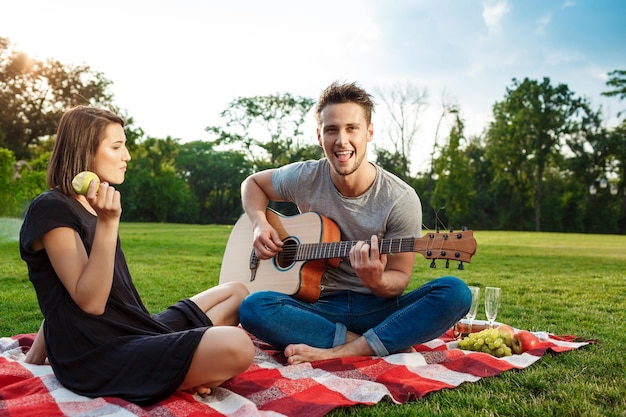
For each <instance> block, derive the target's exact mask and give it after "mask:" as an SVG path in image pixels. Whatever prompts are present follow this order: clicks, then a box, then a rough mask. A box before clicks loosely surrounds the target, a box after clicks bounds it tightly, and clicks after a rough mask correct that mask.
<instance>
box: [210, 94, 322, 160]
mask: <svg viewBox="0 0 626 417" xmlns="http://www.w3.org/2000/svg"><path fill="white" fill-rule="evenodd" d="M314 104H315V101H314V100H313V99H311V98H308V97H299V96H296V97H294V96H292V95H291V94H289V93H283V94H275V95H267V96H255V97H238V98H236V99H235V100H233V101H232V102H231V103H230V104H229V105H228V108H227V109H226V110H224V111H222V113H221V114H220V116H221V117H222V119H223V120H224V123H223V125H222V126H209V127H207V128H206V130H207V131H208V132H211V133H213V134H215V135H216V136H217V138H216V139H215V141H214V143H215V144H216V145H234V146H235V149H243V150H244V152H245V153H246V155H247V158H248V160H250V161H252V163H253V164H254V166H255V169H264V168H269V167H276V166H279V165H283V164H285V163H288V162H292V161H294V160H298V158H301V157H302V154H303V153H304V155H309V154H310V153H311V152H313V149H314V148H310V145H305V144H304V142H303V132H302V130H301V129H302V125H303V124H304V122H305V118H306V116H307V114H308V113H309V111H310V110H311V108H312V107H313V105H314ZM305 149H306V151H304V152H303V150H305ZM318 154H319V153H318Z"/></svg>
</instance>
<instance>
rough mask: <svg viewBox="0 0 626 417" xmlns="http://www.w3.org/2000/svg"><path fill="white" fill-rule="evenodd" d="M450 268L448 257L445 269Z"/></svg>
mask: <svg viewBox="0 0 626 417" xmlns="http://www.w3.org/2000/svg"><path fill="white" fill-rule="evenodd" d="M448 268H450V259H446V269H448Z"/></svg>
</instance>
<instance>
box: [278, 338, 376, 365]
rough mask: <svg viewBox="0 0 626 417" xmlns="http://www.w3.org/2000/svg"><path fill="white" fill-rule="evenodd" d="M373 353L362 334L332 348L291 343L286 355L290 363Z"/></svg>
mask: <svg viewBox="0 0 626 417" xmlns="http://www.w3.org/2000/svg"><path fill="white" fill-rule="evenodd" d="M373 354H374V351H373V350H372V349H371V348H370V346H369V345H368V344H367V341H366V340H365V338H364V337H362V336H361V337H358V338H357V339H354V340H352V341H351V342H348V343H346V344H343V345H339V346H335V347H333V348H330V349H322V348H316V347H313V346H309V345H305V344H303V343H300V344H294V345H289V346H287V347H286V348H285V356H286V357H287V362H288V363H289V365H295V364H298V363H303V362H312V361H319V360H324V359H335V358H345V357H348V356H369V355H373Z"/></svg>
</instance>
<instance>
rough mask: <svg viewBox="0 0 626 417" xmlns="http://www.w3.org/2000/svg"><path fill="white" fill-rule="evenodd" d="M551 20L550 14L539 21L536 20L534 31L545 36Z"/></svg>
mask: <svg viewBox="0 0 626 417" xmlns="http://www.w3.org/2000/svg"><path fill="white" fill-rule="evenodd" d="M551 20H552V16H551V15H550V14H547V15H545V16H543V17H541V18H539V20H537V29H536V32H537V34H539V35H545V33H546V27H548V25H549V24H550V21H551Z"/></svg>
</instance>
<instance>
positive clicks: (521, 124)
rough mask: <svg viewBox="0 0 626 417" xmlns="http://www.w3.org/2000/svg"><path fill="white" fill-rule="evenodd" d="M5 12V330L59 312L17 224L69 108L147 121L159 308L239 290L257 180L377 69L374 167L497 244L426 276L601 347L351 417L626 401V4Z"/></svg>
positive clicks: (143, 207) (140, 169) (144, 269)
mask: <svg viewBox="0 0 626 417" xmlns="http://www.w3.org/2000/svg"><path fill="white" fill-rule="evenodd" d="M0 6H1V10H2V13H0V38H2V40H1V41H0V148H2V149H0V217H2V219H0V329H1V331H0V336H10V335H14V334H19V333H33V332H35V331H36V330H37V328H38V327H39V324H40V323H41V313H40V311H39V309H38V306H37V301H36V297H35V294H34V290H33V289H32V285H31V284H30V282H29V281H28V274H27V269H26V266H25V264H24V263H23V261H22V260H21V259H20V257H19V248H18V243H17V235H18V231H19V227H20V218H21V216H22V215H23V213H24V210H25V209H26V207H27V205H28V203H29V202H30V201H31V200H32V198H34V196H36V195H37V194H38V193H40V192H41V191H43V190H45V189H46V188H47V187H46V185H45V178H44V177H45V168H46V164H47V158H48V156H49V152H50V150H51V147H52V144H53V140H54V132H55V129H56V124H57V123H58V120H59V117H60V115H61V114H62V112H63V111H64V110H66V109H67V108H69V107H71V106H73V105H76V104H93V105H99V106H105V107H109V108H112V109H114V110H116V111H119V112H120V113H121V114H123V115H124V116H125V118H127V120H128V121H129V126H128V129H127V135H128V139H129V147H130V148H131V152H132V156H133V160H132V161H131V164H130V165H129V171H128V173H127V180H126V182H125V183H124V184H123V185H122V186H121V187H120V189H121V191H122V193H123V196H122V201H123V220H124V221H123V222H122V225H121V227H120V234H121V237H122V240H123V242H124V245H125V246H124V249H125V254H126V256H127V257H128V258H129V262H130V264H131V269H132V271H133V278H134V281H135V282H136V285H137V286H138V289H139V291H140V293H141V294H142V298H143V299H144V301H145V302H146V304H147V306H148V307H149V308H150V310H151V311H159V310H160V309H162V308H164V307H165V306H167V305H169V304H170V303H171V302H173V301H174V300H176V299H178V298H179V297H184V296H187V295H189V294H192V293H195V292H198V291H200V290H202V289H204V288H206V287H207V286H211V285H215V284H216V283H217V278H218V274H219V268H220V264H221V261H222V254H223V250H224V246H225V244H226V240H227V238H228V233H229V232H230V230H231V226H232V224H233V223H234V221H235V220H236V218H237V217H238V216H239V215H240V214H241V204H240V200H239V185H240V182H241V180H242V179H243V178H244V177H245V176H246V175H247V174H248V173H250V172H254V171H256V170H258V169H263V168H268V167H274V166H278V165H281V164H283V163H287V162H290V161H295V160H301V159H306V158H312V157H313V158H317V157H319V156H320V150H319V148H318V147H317V146H316V142H315V137H314V134H315V126H314V125H313V124H312V122H313V116H312V114H311V107H312V105H313V103H314V102H315V98H316V97H317V95H318V94H319V92H320V91H321V90H322V89H323V88H324V87H325V86H327V85H328V84H330V83H331V82H332V81H334V80H336V79H339V80H348V81H357V82H359V83H361V84H362V85H363V86H364V87H366V88H367V89H368V91H370V92H371V93H372V94H373V95H374V98H375V99H376V101H377V103H378V108H377V112H376V115H375V119H374V121H375V130H376V136H375V140H374V142H373V145H374V146H373V147H371V155H370V157H371V160H373V161H376V162H377V163H379V164H380V165H381V166H384V167H386V168H388V169H390V170H391V171H392V172H394V173H396V174H397V175H399V176H400V177H402V178H404V179H405V180H406V181H407V182H409V183H410V184H411V185H412V186H413V187H415V189H416V190H417V192H418V194H419V195H420V197H421V199H422V202H423V208H424V226H425V227H427V228H433V227H435V226H436V225H440V226H444V225H445V226H451V227H454V228H459V227H461V226H468V227H470V228H471V229H473V230H474V231H475V236H476V238H477V241H478V252H477V255H476V256H475V258H474V259H473V260H472V262H471V263H470V264H469V265H467V266H466V268H465V270H463V271H453V272H452V271H448V270H444V269H443V265H442V264H441V263H440V264H439V265H438V268H437V269H430V268H429V263H428V262H427V261H426V260H423V259H421V258H419V257H418V258H419V259H418V263H417V264H416V268H415V271H414V277H413V280H412V282H411V288H415V287H416V286H418V285H420V284H421V283H422V282H424V281H426V280H428V279H431V278H433V277H436V276H439V275H441V274H444V273H449V272H452V273H454V274H457V275H459V276H460V277H461V278H462V279H464V280H465V282H467V283H468V284H470V285H478V286H481V287H484V286H487V285H496V286H500V287H501V288H503V294H504V296H503V297H504V299H503V302H502V308H501V310H502V311H501V313H500V314H499V317H498V319H499V320H501V321H504V322H506V323H510V324H511V325H514V326H516V327H519V328H526V329H530V330H545V331H550V332H553V333H555V334H573V335H577V336H580V337H582V338H584V339H597V340H598V344H594V345H591V346H588V347H585V348H583V349H580V350H579V351H575V352H571V353H567V354H558V355H546V357H544V358H542V359H541V361H539V362H538V363H537V364H536V365H533V366H532V367H531V368H529V369H526V370H524V371H523V372H519V373H518V372H507V373H505V374H503V375H501V376H500V377H497V378H486V379H484V380H481V381H479V382H478V383H475V384H464V385H463V386H461V387H459V388H457V389H454V390H451V391H448V390H446V391H442V392H438V393H433V394H431V395H428V396H427V397H425V398H424V399H423V400H420V401H417V402H414V403H412V404H409V405H404V406H396V405H393V404H390V403H389V402H383V403H381V404H379V405H378V406H376V407H354V408H349V409H346V410H338V411H337V412H335V413H334V415H372V416H376V417H380V416H388V415H394V416H400V415H407V416H408V415H411V416H416V415H455V416H457V415H459V416H460V415H480V416H493V415H536V416H552V415H572V416H578V415H584V416H618V415H620V416H621V415H624V413H625V412H626V404H625V402H624V401H625V400H624V399H625V398H626V394H625V391H624V390H625V388H624V387H625V386H626V385H625V383H624V372H623V369H624V355H623V346H624V344H625V343H626V339H625V337H626V336H625V335H624V332H623V331H621V330H620V329H621V328H622V327H623V326H621V323H623V322H624V320H625V319H626V317H624V314H625V310H624V304H623V300H624V294H626V293H625V290H624V285H625V283H626V280H625V279H624V278H625V276H624V271H625V270H626V259H625V258H624V257H625V256H626V255H625V254H626V251H625V250H624V248H626V244H625V242H624V236H623V235H624V234H625V226H624V218H625V216H624V212H625V199H626V193H624V187H625V182H624V177H625V175H624V169H625V166H626V162H625V161H626V157H625V154H626V151H625V146H626V139H625V131H626V126H625V119H624V113H622V111H623V110H625V107H626V105H625V101H624V98H625V94H626V91H625V88H626V86H625V77H626V74H625V73H624V69H626V54H624V53H623V45H624V44H626V37H625V33H626V26H624V25H623V18H624V16H625V12H624V10H625V8H626V2H621V1H608V0H599V1H591V0H588V1H541V2H539V1H502V0H496V1H489V0H486V1H478V0H471V1H466V2H456V1H451V0H443V1H438V2H430V1H420V0H415V1H375V0H373V1H370V0H365V1H361V0H358V1H356V0H355V1H336V0H333V1H329V0H320V1H317V2H289V1H276V0H271V1H267V2H255V1H243V0H234V1H231V2H228V4H220V3H217V2H206V1H192V0H189V1H176V2H175V1H168V0H155V1H153V2H150V3H145V2H123V1H121V0H112V1H110V2H107V3H106V4H105V5H103V4H96V3H93V4H92V3H85V2H80V1H70V0H64V1H58V2H49V1H34V0H24V1H20V2H15V1H7V0H0ZM281 208H282V209H283V210H284V211H285V212H289V211H293V207H281ZM435 214H437V216H438V218H436V216H435ZM183 223H188V224H183ZM558 232H561V233H558ZM618 234H619V235H621V236H618ZM480 314H481V317H482V318H484V316H482V314H484V313H483V312H482V311H481V313H480Z"/></svg>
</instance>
